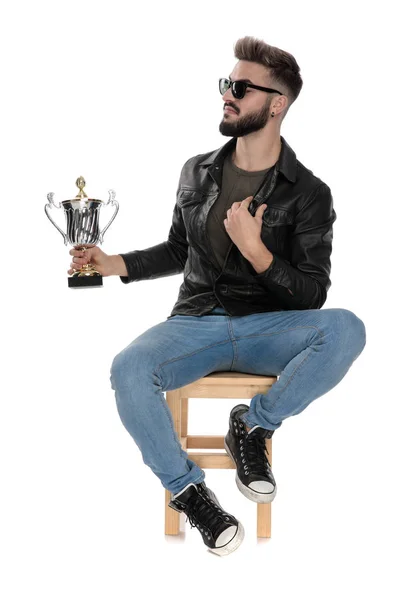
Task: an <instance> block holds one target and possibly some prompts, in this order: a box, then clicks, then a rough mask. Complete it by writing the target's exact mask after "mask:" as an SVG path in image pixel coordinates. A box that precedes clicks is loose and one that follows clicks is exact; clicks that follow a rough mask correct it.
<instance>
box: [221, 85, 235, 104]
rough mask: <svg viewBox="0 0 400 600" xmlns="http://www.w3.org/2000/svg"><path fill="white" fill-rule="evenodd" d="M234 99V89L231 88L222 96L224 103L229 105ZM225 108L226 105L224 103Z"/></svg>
mask: <svg viewBox="0 0 400 600" xmlns="http://www.w3.org/2000/svg"><path fill="white" fill-rule="evenodd" d="M233 99H234V96H233V94H232V90H231V88H229V89H227V90H226V92H225V94H224V95H223V96H222V100H223V101H224V103H225V104H226V103H228V105H229V104H230V103H231V102H232V100H233ZM224 108H225V105H224Z"/></svg>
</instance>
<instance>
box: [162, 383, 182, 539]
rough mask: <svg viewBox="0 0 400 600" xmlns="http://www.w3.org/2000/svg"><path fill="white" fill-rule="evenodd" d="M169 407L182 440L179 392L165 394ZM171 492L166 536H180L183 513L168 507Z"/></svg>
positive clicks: (167, 512)
mask: <svg viewBox="0 0 400 600" xmlns="http://www.w3.org/2000/svg"><path fill="white" fill-rule="evenodd" d="M165 396H166V400H167V404H168V407H169V409H170V411H171V413H172V419H173V422H174V427H175V431H176V432H177V434H178V437H179V439H180V438H181V398H180V393H179V390H171V391H169V392H166V393H165ZM171 495H172V494H171V492H170V491H169V490H165V527H164V533H165V535H179V523H180V516H181V513H179V512H178V511H176V510H174V509H173V508H171V507H170V506H168V502H169V501H170V500H171Z"/></svg>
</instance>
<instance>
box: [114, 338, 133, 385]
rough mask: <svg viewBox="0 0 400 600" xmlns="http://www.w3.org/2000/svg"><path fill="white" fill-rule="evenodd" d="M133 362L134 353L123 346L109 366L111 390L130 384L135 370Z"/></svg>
mask: <svg viewBox="0 0 400 600" xmlns="http://www.w3.org/2000/svg"><path fill="white" fill-rule="evenodd" d="M135 363H136V358H135V354H134V353H133V352H130V351H129V349H128V348H125V349H124V350H122V351H121V352H119V353H118V354H117V355H116V356H115V357H114V359H113V361H112V363H111V368H110V381H111V387H112V388H113V390H115V389H117V388H118V389H120V388H123V387H127V386H129V385H131V384H132V379H133V378H134V377H135V371H136V366H135Z"/></svg>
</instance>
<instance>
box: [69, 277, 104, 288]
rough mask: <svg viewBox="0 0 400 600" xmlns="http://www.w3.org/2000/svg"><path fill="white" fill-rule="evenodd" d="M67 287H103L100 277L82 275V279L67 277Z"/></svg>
mask: <svg viewBox="0 0 400 600" xmlns="http://www.w3.org/2000/svg"><path fill="white" fill-rule="evenodd" d="M68 287H70V288H79V287H103V277H102V276H101V275H83V276H82V277H68Z"/></svg>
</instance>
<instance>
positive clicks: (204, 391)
mask: <svg viewBox="0 0 400 600" xmlns="http://www.w3.org/2000/svg"><path fill="white" fill-rule="evenodd" d="M276 380H277V377H275V376H264V375H252V374H249V373H238V372H234V371H217V372H214V373H210V374H209V375H207V376H206V377H202V378H201V379H198V380H197V381H194V382H193V383H190V384H188V385H185V386H183V387H181V388H178V389H176V390H171V391H167V392H166V400H167V404H168V406H169V408H170V410H171V413H172V418H173V422H174V427H175V430H176V432H177V434H178V438H179V439H180V442H181V445H182V448H183V449H184V450H185V451H186V452H187V454H188V456H189V458H190V459H191V460H192V461H193V462H195V463H196V464H197V465H198V466H199V467H200V468H202V469H236V465H235V463H234V462H233V461H232V459H231V458H230V456H229V455H228V453H227V452H226V450H225V446H224V437H225V435H223V436H219V435H188V414H189V412H188V409H189V406H188V401H189V398H237V399H239V400H243V399H251V398H253V396H255V395H256V394H266V393H267V392H268V390H269V388H270V387H271V386H272V385H273V384H274V383H275V381H276ZM265 444H266V448H267V450H268V460H269V462H270V464H271V466H272V438H270V439H266V440H265ZM189 448H195V449H196V452H192V451H189ZM199 449H200V450H202V449H204V450H205V449H207V450H210V449H211V450H223V452H199V451H198V450H199ZM239 493H240V492H239ZM171 496H172V494H171V492H170V491H169V490H165V534H166V535H178V534H179V531H180V516H181V515H180V513H179V512H177V511H176V510H174V509H173V508H170V507H169V506H168V503H169V501H170V500H171ZM250 502H251V501H250ZM183 526H184V525H183ZM257 537H264V538H270V537H271V503H269V504H259V503H257Z"/></svg>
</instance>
